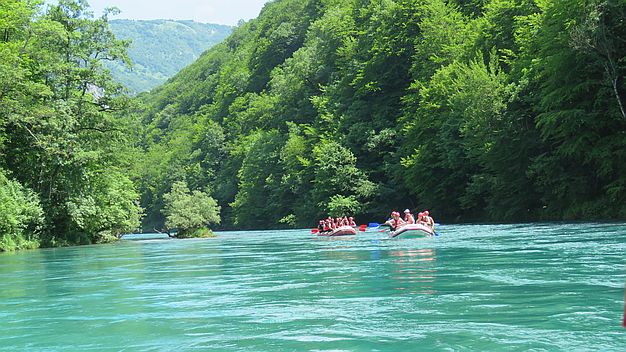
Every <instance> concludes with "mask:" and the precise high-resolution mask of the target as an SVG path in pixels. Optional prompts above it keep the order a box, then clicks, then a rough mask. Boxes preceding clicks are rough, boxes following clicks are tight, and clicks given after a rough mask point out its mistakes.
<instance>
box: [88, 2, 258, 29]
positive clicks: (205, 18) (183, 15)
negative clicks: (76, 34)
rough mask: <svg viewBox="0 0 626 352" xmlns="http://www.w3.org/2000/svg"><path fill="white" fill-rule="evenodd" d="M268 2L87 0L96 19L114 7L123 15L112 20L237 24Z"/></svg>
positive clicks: (255, 13) (256, 12)
mask: <svg viewBox="0 0 626 352" xmlns="http://www.w3.org/2000/svg"><path fill="white" fill-rule="evenodd" d="M268 1H269V0H88V2H89V5H90V6H91V9H92V11H93V12H94V15H95V16H96V17H98V16H99V15H101V14H102V10H103V9H104V8H105V7H110V6H115V7H117V8H119V9H120V10H121V11H122V13H120V14H119V15H117V16H115V17H112V19H120V18H124V19H133V20H152V19H173V20H194V21H197V22H204V23H219V24H228V25H236V24H237V22H238V21H239V20H240V19H243V20H249V19H252V18H255V17H257V16H258V15H259V12H260V11H261V8H262V7H263V5H264V4H265V3H266V2H268Z"/></svg>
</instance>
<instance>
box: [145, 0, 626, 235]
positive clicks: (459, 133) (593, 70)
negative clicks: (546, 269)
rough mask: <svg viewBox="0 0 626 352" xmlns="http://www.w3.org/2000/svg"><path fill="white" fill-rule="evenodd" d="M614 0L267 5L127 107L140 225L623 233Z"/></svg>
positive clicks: (622, 125)
mask: <svg viewBox="0 0 626 352" xmlns="http://www.w3.org/2000/svg"><path fill="white" fill-rule="evenodd" d="M625 9H626V2H625V0H590V1H578V0H541V1H539V0H477V1H465V0H449V1H444V0H376V1H372V0H276V1H273V2H270V3H268V4H267V5H266V6H265V8H264V9H263V11H262V12H261V15H260V16H259V17H258V18H257V19H255V20H252V21H250V22H247V23H244V24H242V25H240V26H239V27H238V28H236V29H235V30H234V32H233V33H232V35H230V36H229V37H228V38H227V39H226V40H225V41H224V42H223V43H221V44H219V45H217V46H215V47H213V48H212V49H210V50H209V51H207V52H205V53H204V54H203V55H202V56H201V57H200V58H199V59H198V60H197V61H196V62H195V63H194V64H192V65H190V66H188V67H187V68H185V69H184V70H183V71H181V72H180V73H179V74H178V75H177V76H175V77H174V78H172V79H171V80H170V81H169V82H168V83H167V84H165V85H163V86H161V87H159V88H158V89H155V90H154V91H153V92H152V93H151V94H149V95H145V96H143V101H144V102H145V108H144V110H143V111H144V112H143V116H144V122H145V125H146V127H145V128H146V133H145V138H144V140H143V147H144V148H145V151H146V158H145V159H144V160H143V163H142V164H141V165H140V167H139V168H138V174H139V175H141V178H140V179H139V186H140V189H141V192H142V194H143V204H144V206H145V207H146V208H147V214H148V217H147V222H148V223H149V224H150V226H154V225H155V224H159V223H161V224H162V222H163V217H162V215H161V213H160V212H161V209H162V208H163V194H165V193H166V192H168V191H169V189H170V188H171V185H172V184H173V183H174V182H176V181H181V180H184V181H186V182H187V184H189V185H190V187H191V188H192V189H202V188H205V187H209V188H211V189H213V190H214V193H213V194H214V196H215V197H216V199H217V200H218V202H219V204H220V205H221V206H222V209H223V224H224V225H225V226H227V227H228V226H237V227H244V228H265V227H276V226H280V225H281V224H282V225H285V226H286V225H289V226H305V225H310V224H311V223H312V222H313V221H314V219H315V218H316V217H321V216H322V215H325V214H326V213H327V212H334V213H338V212H345V211H354V212H355V213H357V215H358V216H359V218H360V219H361V220H366V218H368V219H377V220H380V219H383V218H384V217H385V216H386V215H387V214H388V212H389V211H390V210H391V209H394V208H395V209H399V208H405V207H410V208H417V209H424V208H429V209H430V210H431V214H433V215H434V216H435V217H436V218H437V220H439V221H442V222H454V221H478V220H480V221H532V220H561V219H567V220H577V219H586V220H594V219H624V218H626V113H625V112H624V110H625V108H624V105H625V104H626V101H624V99H626V83H625V80H624V75H625V74H626V41H625V40H624V38H626V13H625Z"/></svg>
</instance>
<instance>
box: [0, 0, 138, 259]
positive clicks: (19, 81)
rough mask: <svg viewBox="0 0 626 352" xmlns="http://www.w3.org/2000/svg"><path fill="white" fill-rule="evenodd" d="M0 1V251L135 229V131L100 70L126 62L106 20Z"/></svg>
mask: <svg viewBox="0 0 626 352" xmlns="http://www.w3.org/2000/svg"><path fill="white" fill-rule="evenodd" d="M58 3H59V4H58V5H54V6H50V7H46V8H44V7H42V6H41V2H40V1H17V0H10V1H2V2H0V251H4V250H13V249H20V248H35V247H38V246H40V245H45V246H59V245H69V244H85V243H94V242H103V241H109V240H111V239H115V236H116V235H119V234H122V233H126V232H128V231H132V230H134V229H136V228H138V226H139V224H140V217H141V208H140V207H139V193H138V192H137V191H136V188H135V187H134V185H133V182H132V181H131V175H130V174H129V171H130V170H131V167H130V166H131V165H134V164H135V161H134V160H135V155H138V153H137V152H138V150H137V149H135V148H134V142H135V140H136V138H137V136H138V132H137V131H138V129H137V128H136V127H137V126H138V124H136V123H134V122H133V120H132V119H130V118H129V115H128V111H129V110H128V108H129V99H128V98H127V97H125V96H124V95H123V94H122V93H121V92H122V90H121V86H119V85H118V84H116V83H115V82H114V81H113V80H112V79H111V77H110V75H109V74H108V73H107V71H106V70H105V69H104V68H103V61H108V60H120V61H127V60H128V57H127V56H126V45H125V43H124V42H121V41H118V40H116V39H115V37H114V36H113V34H112V33H111V32H110V30H109V28H108V24H107V17H108V15H109V14H108V13H107V14H105V15H104V16H103V17H100V18H93V17H92V16H90V14H89V12H88V8H87V7H86V6H85V4H84V2H82V1H76V0H60V1H59V2H58Z"/></svg>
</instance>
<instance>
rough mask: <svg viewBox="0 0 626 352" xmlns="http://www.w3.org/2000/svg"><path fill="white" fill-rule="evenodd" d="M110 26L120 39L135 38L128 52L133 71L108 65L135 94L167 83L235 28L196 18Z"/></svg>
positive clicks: (119, 80)
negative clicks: (203, 21) (202, 21)
mask: <svg viewBox="0 0 626 352" xmlns="http://www.w3.org/2000/svg"><path fill="white" fill-rule="evenodd" d="M109 25H110V27H111V30H113V33H115V36H116V37H117V38H118V39H130V40H132V44H131V47H130V49H129V51H128V55H129V56H130V58H131V60H132V61H133V65H134V66H133V68H132V70H129V69H127V68H125V67H123V66H122V65H120V64H119V63H112V64H109V65H108V66H109V69H110V70H111V72H112V74H113V77H114V78H115V79H116V80H117V81H118V82H120V83H122V84H124V85H125V86H127V87H128V88H129V89H130V91H131V93H133V94H136V93H140V92H144V91H148V90H150V89H152V88H154V87H156V86H158V85H160V84H163V83H164V82H165V81H166V80H167V79H168V78H170V77H171V76H173V75H175V74H176V73H177V72H178V71H180V70H181V69H182V68H183V67H185V66H187V65H189V64H190V63H192V62H193V61H195V60H196V59H197V58H198V57H199V56H200V54H202V53H203V52H204V51H205V50H207V49H209V48H210V47H212V46H213V45H215V44H217V43H219V42H221V41H222V40H224V38H226V37H227V36H228V35H229V34H230V33H231V31H232V28H231V27H230V26H225V25H218V24H205V23H198V22H194V21H172V20H151V21H135V20H111V21H110V23H109Z"/></svg>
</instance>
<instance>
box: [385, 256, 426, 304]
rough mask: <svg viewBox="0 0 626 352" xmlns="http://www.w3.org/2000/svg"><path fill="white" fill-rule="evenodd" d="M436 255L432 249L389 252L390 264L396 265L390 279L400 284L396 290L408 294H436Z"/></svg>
mask: <svg viewBox="0 0 626 352" xmlns="http://www.w3.org/2000/svg"><path fill="white" fill-rule="evenodd" d="M436 253H437V251H436V250H435V249H434V248H422V249H408V250H391V251H389V256H390V257H391V258H392V262H393V263H395V264H396V268H395V270H394V271H393V275H392V277H393V278H394V279H395V280H397V281H398V282H399V283H400V286H398V287H396V289H397V290H402V291H406V293H409V294H423V295H433V294H436V293H437V290H436V289H435V288H434V283H435V279H436V275H437V263H436V261H437V257H436Z"/></svg>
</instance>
